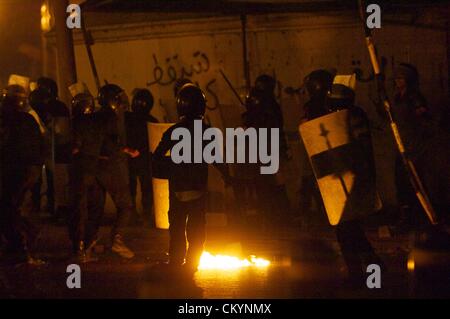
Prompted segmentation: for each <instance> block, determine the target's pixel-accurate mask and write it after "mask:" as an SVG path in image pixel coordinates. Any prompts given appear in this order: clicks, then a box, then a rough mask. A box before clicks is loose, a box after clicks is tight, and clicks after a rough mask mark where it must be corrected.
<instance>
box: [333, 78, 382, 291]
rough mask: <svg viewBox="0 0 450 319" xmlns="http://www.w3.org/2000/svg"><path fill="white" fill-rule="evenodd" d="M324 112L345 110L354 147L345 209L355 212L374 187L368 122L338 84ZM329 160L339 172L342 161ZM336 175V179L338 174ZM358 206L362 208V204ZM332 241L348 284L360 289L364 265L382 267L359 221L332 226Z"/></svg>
mask: <svg viewBox="0 0 450 319" xmlns="http://www.w3.org/2000/svg"><path fill="white" fill-rule="evenodd" d="M326 108H327V109H328V110H329V112H337V111H340V110H345V109H348V110H349V118H348V125H349V127H348V132H349V136H350V140H351V141H352V142H353V143H355V145H357V146H358V147H357V148H356V147H353V148H351V149H348V150H347V152H350V151H351V152H352V153H351V161H352V164H351V169H352V171H353V173H354V175H355V179H354V181H353V185H352V188H351V190H349V193H348V194H347V201H346V203H345V205H346V207H349V208H350V209H357V208H355V207H358V204H357V203H358V202H363V203H367V202H372V199H371V198H372V194H373V191H372V189H373V187H374V185H375V184H376V183H375V177H376V174H375V161H374V158H373V151H372V144H371V137H370V130H369V121H368V118H367V115H366V113H365V112H364V111H363V110H362V109H361V108H360V107H358V106H355V92H354V91H353V89H351V88H349V87H347V86H345V85H342V84H333V85H332V87H331V90H330V91H329V92H328V94H327V97H326ZM336 154H337V153H336ZM333 160H334V164H333V165H334V167H335V168H336V170H337V171H339V170H341V169H343V168H342V165H345V164H343V160H341V159H339V155H335V157H334V158H333ZM337 175H339V172H338V173H337ZM369 197H370V198H369ZM351 206H353V207H351ZM361 206H364V204H363V205H361ZM344 211H346V208H344ZM344 214H345V213H344ZM336 237H337V241H338V243H339V245H340V247H341V251H342V255H343V257H344V260H345V263H346V265H347V268H348V273H349V276H350V280H351V282H352V283H354V284H356V285H358V286H360V287H361V286H362V285H363V283H364V278H365V273H366V268H367V266H368V265H370V264H377V265H379V266H380V267H384V263H383V262H382V260H381V259H380V257H379V256H378V255H377V254H376V253H375V251H374V249H373V247H372V245H371V244H370V242H369V240H368V239H367V237H366V235H365V233H364V230H363V228H362V226H361V218H353V219H349V220H342V221H340V222H339V223H338V224H337V225H336Z"/></svg>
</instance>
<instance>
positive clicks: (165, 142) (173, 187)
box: [153, 120, 209, 192]
mask: <svg viewBox="0 0 450 319" xmlns="http://www.w3.org/2000/svg"><path fill="white" fill-rule="evenodd" d="M181 127H184V128H187V129H188V130H189V132H190V134H191V141H190V142H191V163H180V164H175V163H173V162H172V161H171V159H170V158H167V157H166V156H165V154H166V153H167V151H170V150H172V148H173V147H174V145H176V144H177V143H178V142H179V141H177V140H172V139H171V135H172V132H173V131H174V130H175V129H177V128H181ZM208 127H209V126H208V125H207V124H205V123H203V125H202V128H203V132H204V131H205V130H206V129H207V128H208ZM203 132H202V136H203ZM202 143H203V146H204V145H205V144H206V143H204V142H202ZM202 155H203V154H202ZM153 162H154V164H155V165H154V169H155V170H158V169H160V170H161V169H163V170H165V172H163V173H162V174H163V175H166V176H167V177H168V179H169V190H170V192H182V191H206V189H207V183H208V164H207V163H205V162H204V161H203V157H202V163H194V121H193V120H184V121H181V122H179V123H177V124H175V125H173V126H171V127H170V128H169V129H168V130H167V131H166V132H165V133H164V134H163V137H162V139H161V142H160V143H159V145H158V147H157V148H156V150H155V153H154V154H153ZM161 167H163V168H161ZM155 173H157V174H158V173H161V172H155Z"/></svg>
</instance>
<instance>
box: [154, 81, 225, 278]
mask: <svg viewBox="0 0 450 319" xmlns="http://www.w3.org/2000/svg"><path fill="white" fill-rule="evenodd" d="M205 108H206V99H205V95H204V94H203V92H202V90H201V89H200V88H198V87H197V86H195V85H194V84H190V83H188V84H185V85H184V86H183V87H181V89H180V91H179V92H178V95H177V112H178V115H179V118H180V120H179V122H178V123H176V124H174V125H173V126H171V127H170V128H169V129H168V130H167V131H166V132H165V133H164V134H163V137H162V139H161V142H160V143H159V145H158V147H157V148H156V150H155V153H154V155H153V161H154V164H155V165H154V166H155V174H158V175H159V176H166V177H168V179H169V201H170V204H169V205H170V208H169V233H170V244H169V266H171V267H174V269H180V268H179V267H180V266H183V268H182V269H184V270H186V271H187V272H188V273H193V272H195V271H196V270H197V267H198V264H199V262H200V257H201V254H202V251H203V245H204V242H205V236H206V230H205V226H206V225H205V223H206V221H205V213H206V196H207V182H208V164H207V163H205V162H202V163H194V161H193V158H194V154H193V153H192V154H191V159H192V160H191V163H179V164H175V163H173V162H172V161H171V159H170V158H167V157H166V156H165V155H166V153H167V151H169V150H171V149H172V147H173V146H174V145H175V144H176V143H177V140H172V138H171V135H172V132H173V131H174V130H175V129H177V128H185V129H187V130H189V132H190V133H191V134H190V135H191V143H192V144H191V145H194V144H193V143H194V139H195V135H194V123H195V122H194V121H196V120H199V121H202V129H203V131H204V130H206V129H207V128H208V126H207V125H206V124H205V123H204V122H203V115H204V113H205ZM216 167H217V168H218V169H219V170H220V171H221V173H222V176H224V178H225V179H226V180H227V179H228V171H227V170H226V168H225V167H224V166H223V165H220V164H219V165H218V166H216ZM186 239H187V242H188V243H189V245H188V249H186ZM184 262H185V263H184ZM183 263H184V264H183Z"/></svg>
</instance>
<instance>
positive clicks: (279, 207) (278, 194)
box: [252, 74, 290, 221]
mask: <svg viewBox="0 0 450 319" xmlns="http://www.w3.org/2000/svg"><path fill="white" fill-rule="evenodd" d="M275 87H276V80H275V79H274V78H273V77H272V76H270V75H267V74H262V75H259V76H258V77H257V78H256V80H255V86H254V89H253V90H252V91H253V95H254V96H255V98H256V99H259V100H260V104H259V107H257V108H256V109H257V112H259V113H260V114H261V115H262V117H264V118H266V120H265V121H266V122H267V123H266V124H264V126H260V127H267V128H269V127H270V128H278V130H279V141H278V142H279V146H280V149H279V151H280V170H279V171H278V172H277V174H275V175H274V176H273V177H274V180H273V185H271V186H270V187H271V188H272V190H271V193H272V196H271V197H272V198H274V200H273V205H272V206H274V209H273V211H275V212H278V217H279V218H283V217H284V219H286V217H287V216H288V214H289V213H290V204H289V198H288V195H287V190H286V185H285V179H286V176H285V175H286V172H285V167H286V165H287V164H286V162H287V161H288V160H290V154H289V147H288V144H287V139H286V134H285V131H284V119H283V112H282V110H281V107H280V105H279V104H278V102H277V99H276V97H275ZM269 118H270V120H268V119H269ZM267 125H269V126H267ZM280 221H281V220H280Z"/></svg>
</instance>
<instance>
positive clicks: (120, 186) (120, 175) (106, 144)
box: [97, 84, 139, 258]
mask: <svg viewBox="0 0 450 319" xmlns="http://www.w3.org/2000/svg"><path fill="white" fill-rule="evenodd" d="M97 99H98V103H99V104H100V107H101V108H100V110H99V111H98V115H97V116H98V119H99V121H100V125H101V127H102V132H103V141H102V146H101V151H100V159H99V165H98V169H97V178H98V181H99V182H100V184H101V186H102V187H103V188H104V189H105V190H106V191H107V192H108V193H109V194H110V195H111V198H112V200H113V202H114V204H115V206H116V209H117V218H116V222H115V224H114V227H113V229H112V233H111V237H112V251H113V252H114V253H117V254H118V255H119V256H121V257H123V258H133V257H134V253H133V251H131V249H130V248H128V247H127V246H126V245H125V243H124V239H123V237H124V228H125V227H126V226H127V223H128V219H129V216H130V214H131V212H132V209H133V204H132V202H131V196H130V189H129V184H128V167H127V162H126V161H127V156H130V157H137V156H138V155H139V152H138V151H136V150H132V149H130V148H127V147H125V141H126V136H125V135H126V132H125V122H124V112H125V110H126V109H127V107H128V97H127V96H126V94H125V92H124V91H123V89H122V88H120V87H119V86H117V85H115V84H107V85H104V86H103V87H101V88H100V90H99V93H98V97H97Z"/></svg>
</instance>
